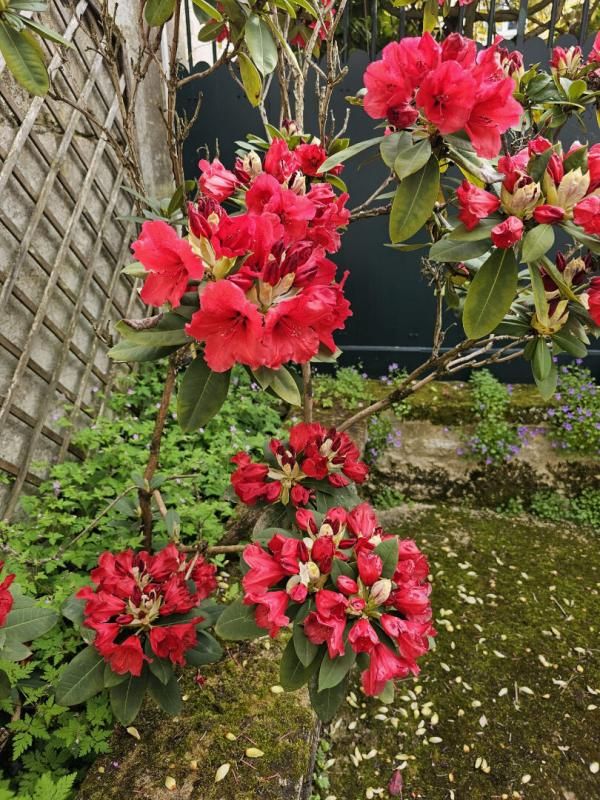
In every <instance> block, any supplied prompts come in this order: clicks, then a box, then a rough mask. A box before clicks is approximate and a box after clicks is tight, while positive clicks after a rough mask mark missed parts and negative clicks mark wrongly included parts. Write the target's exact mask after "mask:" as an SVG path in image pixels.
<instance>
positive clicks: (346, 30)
mask: <svg viewBox="0 0 600 800" xmlns="http://www.w3.org/2000/svg"><path fill="white" fill-rule="evenodd" d="M350 5H351V4H350V3H349V2H347V3H346V6H345V8H344V16H343V18H342V34H343V59H344V63H346V64H347V63H348V60H349V58H350Z"/></svg>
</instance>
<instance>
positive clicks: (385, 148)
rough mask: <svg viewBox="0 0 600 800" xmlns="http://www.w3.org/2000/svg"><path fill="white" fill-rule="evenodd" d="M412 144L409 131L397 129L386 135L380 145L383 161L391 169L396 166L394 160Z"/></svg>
mask: <svg viewBox="0 0 600 800" xmlns="http://www.w3.org/2000/svg"><path fill="white" fill-rule="evenodd" d="M411 144H412V136H411V135H410V133H409V132H408V131H397V132H396V133H390V135H389V136H384V137H383V141H382V142H381V144H380V146H379V152H380V153H381V158H382V160H383V163H384V164H385V165H386V166H388V167H389V168H390V169H392V168H393V166H394V161H395V160H396V158H397V157H398V154H399V153H400V152H401V151H402V150H406V149H407V148H408V147H410V146H411Z"/></svg>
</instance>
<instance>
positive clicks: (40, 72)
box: [0, 20, 49, 97]
mask: <svg viewBox="0 0 600 800" xmlns="http://www.w3.org/2000/svg"><path fill="white" fill-rule="evenodd" d="M0 53H2V55H3V57H4V60H5V61H6V66H7V67H8V69H9V70H10V72H11V74H12V75H13V77H14V79H15V80H16V81H17V83H20V84H21V86H22V87H23V88H24V89H26V90H27V91H28V92H29V94H33V95H37V96H39V97H42V96H43V95H45V94H46V92H47V91H48V87H49V81H48V71H47V70H46V65H45V64H44V59H43V56H42V52H41V49H40V47H39V45H38V43H37V42H36V40H35V38H34V37H33V36H32V35H31V34H30V33H29V32H28V31H16V30H14V28H11V27H10V26H9V25H7V24H6V23H5V22H3V21H2V20H0Z"/></svg>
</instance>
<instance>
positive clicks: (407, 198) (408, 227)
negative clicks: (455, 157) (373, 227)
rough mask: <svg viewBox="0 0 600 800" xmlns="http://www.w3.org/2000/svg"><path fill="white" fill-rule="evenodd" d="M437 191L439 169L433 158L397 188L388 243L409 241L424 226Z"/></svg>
mask: <svg viewBox="0 0 600 800" xmlns="http://www.w3.org/2000/svg"><path fill="white" fill-rule="evenodd" d="M439 188H440V168H439V165H438V162H437V158H436V157H435V156H431V158H430V159H429V161H428V162H427V164H426V165H425V166H424V167H423V168H422V169H421V170H419V172H415V173H414V175H409V176H408V177H407V178H405V179H404V180H403V181H402V182H401V183H400V185H399V186H398V188H397V189H396V194H395V196H394V202H393V203H392V211H391V214H390V239H391V240H392V242H394V243H396V242H402V241H404V240H405V239H410V237H411V236H413V235H414V234H415V233H417V231H419V230H420V229H421V228H422V227H423V225H424V224H425V223H426V222H427V220H428V219H429V217H430V216H431V213H432V211H433V206H434V204H435V201H436V200H437V196H438V192H439Z"/></svg>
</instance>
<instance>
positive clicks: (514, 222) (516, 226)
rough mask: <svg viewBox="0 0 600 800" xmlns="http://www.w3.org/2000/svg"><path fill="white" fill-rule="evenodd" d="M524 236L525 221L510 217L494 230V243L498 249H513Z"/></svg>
mask: <svg viewBox="0 0 600 800" xmlns="http://www.w3.org/2000/svg"><path fill="white" fill-rule="evenodd" d="M522 236H523V220H520V219H519V218H518V217H509V218H508V219H505V220H504V222H501V223H500V224H499V225H495V226H494V227H493V228H492V242H493V243H494V244H495V245H496V247H501V248H502V249H506V248H507V247H512V246H513V244H516V243H517V242H519V241H520V240H521V238H522Z"/></svg>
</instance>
